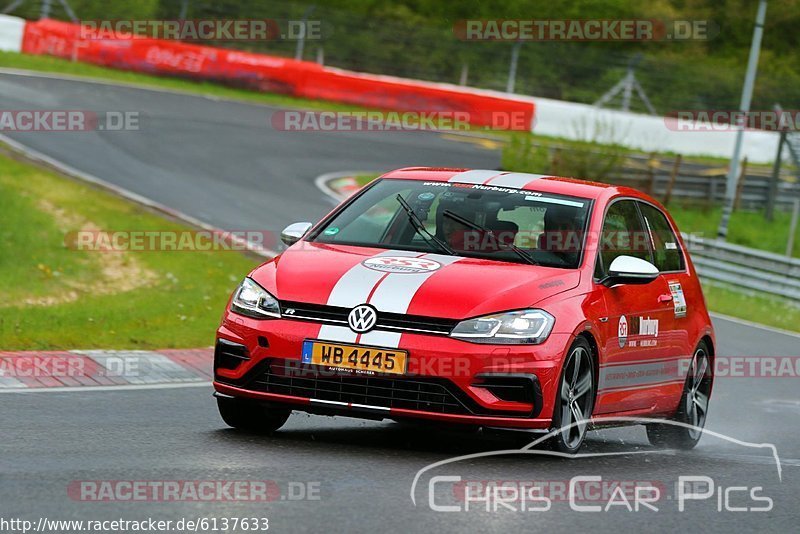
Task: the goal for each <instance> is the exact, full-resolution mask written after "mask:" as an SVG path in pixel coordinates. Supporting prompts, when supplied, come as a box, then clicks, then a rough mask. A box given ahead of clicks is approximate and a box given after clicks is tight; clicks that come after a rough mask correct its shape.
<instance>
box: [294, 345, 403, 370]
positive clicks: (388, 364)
mask: <svg viewBox="0 0 800 534" xmlns="http://www.w3.org/2000/svg"><path fill="white" fill-rule="evenodd" d="M407 359H408V352H406V351H404V350H397V349H386V348H380V347H364V346H359V345H342V344H339V343H328V342H325V341H310V340H306V341H304V342H303V363H310V364H314V365H327V366H328V367H335V368H338V369H350V370H353V371H361V372H367V373H370V372H373V373H388V374H395V375H402V374H403V373H405V372H406V360H407Z"/></svg>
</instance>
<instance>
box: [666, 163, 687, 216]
mask: <svg viewBox="0 0 800 534" xmlns="http://www.w3.org/2000/svg"><path fill="white" fill-rule="evenodd" d="M682 160H683V156H681V155H680V154H678V157H676V158H675V163H674V164H673V165H672V172H671V173H670V174H669V182H668V183H667V192H666V193H665V194H664V205H665V206H666V205H668V204H669V203H670V201H671V200H672V190H673V189H674V188H675V180H677V178H678V169H680V167H681V161H682Z"/></svg>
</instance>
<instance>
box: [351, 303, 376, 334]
mask: <svg viewBox="0 0 800 534" xmlns="http://www.w3.org/2000/svg"><path fill="white" fill-rule="evenodd" d="M377 322H378V311H377V310H376V309H375V308H373V307H372V306H370V305H369V304H359V305H358V306H356V307H355V308H353V309H352V310H350V315H348V316H347V324H348V325H350V329H351V330H352V331H353V332H357V333H359V334H363V333H364V332H369V331H370V330H372V329H373V328H375V323H377Z"/></svg>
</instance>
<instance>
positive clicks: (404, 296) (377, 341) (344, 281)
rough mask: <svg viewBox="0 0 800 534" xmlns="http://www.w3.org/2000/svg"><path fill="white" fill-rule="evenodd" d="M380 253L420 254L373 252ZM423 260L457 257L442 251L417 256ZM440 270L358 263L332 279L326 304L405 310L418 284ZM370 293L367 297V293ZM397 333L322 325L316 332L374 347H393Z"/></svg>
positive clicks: (444, 261)
mask: <svg viewBox="0 0 800 534" xmlns="http://www.w3.org/2000/svg"><path fill="white" fill-rule="evenodd" d="M381 256H404V257H416V256H420V253H418V252H410V251H400V250H387V251H384V252H381V253H379V254H376V255H375V256H372V257H373V258H375V257H381ZM420 257H421V258H424V259H429V260H434V261H437V262H439V263H440V264H442V266H443V267H444V266H447V265H450V264H452V263H455V262H457V261H458V260H459V259H461V258H459V257H456V256H446V255H443V254H424V255H422V256H420ZM440 270H441V268H440V269H437V270H435V271H427V272H420V273H388V274H387V273H385V272H381V271H376V270H373V269H369V268H367V267H365V266H364V265H363V264H362V263H361V262H360V263H358V264H357V265H354V266H353V267H351V268H350V270H348V271H347V272H346V273H345V274H344V275H342V277H341V278H340V279H339V281H338V282H336V285H335V286H334V287H333V290H332V291H331V294H330V296H329V297H328V302H327V304H328V305H329V306H341V307H343V308H353V307H355V306H358V305H359V304H364V303H369V304H371V305H373V306H375V308H377V309H378V311H379V312H381V311H382V312H389V313H406V312H407V311H408V307H409V306H410V305H411V301H412V300H413V298H414V295H416V293H417V291H418V290H419V288H420V287H421V286H422V284H424V283H425V281H426V280H428V278H430V277H431V276H433V275H434V274H436V273H437V272H439V271H440ZM370 295H371V296H370ZM401 336H402V333H401V332H389V331H386V330H373V331H371V332H367V333H366V334H362V335H361V336H359V335H358V334H356V333H355V332H353V331H352V330H351V329H350V328H349V327H346V326H337V325H322V327H321V328H320V331H319V336H318V337H319V339H322V340H325V341H337V342H340V343H355V342H359V343H362V344H364V345H374V346H377V347H387V348H396V347H398V346H399V344H400V337H401Z"/></svg>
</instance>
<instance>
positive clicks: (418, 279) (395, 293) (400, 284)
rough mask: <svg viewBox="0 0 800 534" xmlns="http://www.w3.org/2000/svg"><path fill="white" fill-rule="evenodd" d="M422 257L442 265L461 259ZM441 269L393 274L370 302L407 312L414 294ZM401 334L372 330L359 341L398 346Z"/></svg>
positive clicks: (393, 311) (382, 308)
mask: <svg viewBox="0 0 800 534" xmlns="http://www.w3.org/2000/svg"><path fill="white" fill-rule="evenodd" d="M422 258H424V259H426V260H434V261H437V262H439V263H441V264H442V267H446V266H447V265H450V264H452V263H455V262H457V261H458V260H460V259H461V258H458V257H456V256H445V255H442V254H425V255H424V256H422ZM440 270H441V268H440V269H437V270H435V271H429V272H423V273H402V274H399V273H398V274H391V275H389V276H387V277H386V278H384V279H383V281H382V282H380V284H379V285H378V287H377V288H376V289H375V292H374V293H373V295H372V298H370V300H369V303H370V304H372V305H373V306H375V308H377V309H378V311H383V312H389V313H406V312H407V311H408V307H409V306H410V305H411V301H412V300H413V299H414V295H416V294H417V291H419V288H420V287H422V284H424V283H425V282H426V281H427V280H428V279H429V278H430V277H431V276H433V275H434V274H436V273H437V272H439V271H440ZM401 335H402V333H400V332H386V331H382V330H373V331H372V332H367V333H366V334H362V335H361V338H360V339H359V342H360V343H364V344H365V345H376V346H379V347H391V348H396V347H398V346H399V345H400V336H401Z"/></svg>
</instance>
